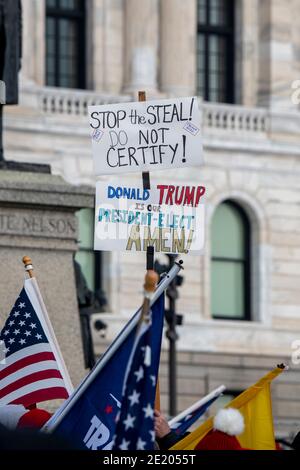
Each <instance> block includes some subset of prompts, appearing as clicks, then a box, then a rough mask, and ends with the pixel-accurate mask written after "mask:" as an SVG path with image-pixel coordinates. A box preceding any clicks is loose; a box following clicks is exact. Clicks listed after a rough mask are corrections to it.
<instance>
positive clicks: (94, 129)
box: [88, 97, 203, 176]
mask: <svg viewBox="0 0 300 470" xmlns="http://www.w3.org/2000/svg"><path fill="white" fill-rule="evenodd" d="M88 113H89V120H90V130H91V138H92V150H93V158H94V167H95V173H96V175H97V176H99V175H108V174H119V175H120V174H123V173H128V172H134V171H136V172H137V171H138V172H142V171H153V170H163V169H165V168H178V167H190V166H193V165H201V164H202V160H203V156H202V154H203V150H202V136H201V130H200V120H201V119H200V111H199V107H198V101H197V98H196V97H191V98H176V99H175V98H174V99H169V100H159V101H144V102H136V103H118V104H108V105H101V106H89V108H88Z"/></svg>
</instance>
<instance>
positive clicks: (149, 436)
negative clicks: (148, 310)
mask: <svg viewBox="0 0 300 470" xmlns="http://www.w3.org/2000/svg"><path fill="white" fill-rule="evenodd" d="M150 316H151V315H150ZM152 335H153V331H152V325H151V319H150V318H149V319H148V321H144V322H142V324H141V327H140V329H139V331H138V334H137V338H136V340H135V344H134V347H133V351H132V355H131V357H130V360H129V363H128V368H127V372H126V377H125V381H124V392H123V398H122V405H121V411H120V414H119V417H118V421H117V425H116V431H115V437H114V444H113V450H153V449H154V439H155V433H154V402H155V392H156V382H157V374H158V367H159V358H157V356H156V355H155V354H153V351H152V347H151V345H152Z"/></svg>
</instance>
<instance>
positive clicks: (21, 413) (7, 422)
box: [0, 405, 51, 429]
mask: <svg viewBox="0 0 300 470" xmlns="http://www.w3.org/2000/svg"><path fill="white" fill-rule="evenodd" d="M50 417H51V414H50V413H48V411H46V410H40V409H38V408H33V409H32V410H28V409H26V408H25V407H24V406H23V405H5V406H0V423H1V424H2V425H3V426H5V427H7V428H8V429H16V428H35V429H40V428H41V427H43V425H44V424H45V423H46V422H47V421H48V419H50Z"/></svg>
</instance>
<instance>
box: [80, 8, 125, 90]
mask: <svg viewBox="0 0 300 470" xmlns="http://www.w3.org/2000/svg"><path fill="white" fill-rule="evenodd" d="M89 3H90V8H89V9H88V10H87V25H88V28H87V57H88V63H90V64H91V67H89V68H88V70H87V74H88V88H91V89H94V90H96V91H100V92H106V93H117V94H119V93H121V91H122V87H123V73H124V72H123V69H124V64H123V61H124V59H123V56H124V53H123V40H124V30H123V29H124V5H123V2H121V1H120V0H89Z"/></svg>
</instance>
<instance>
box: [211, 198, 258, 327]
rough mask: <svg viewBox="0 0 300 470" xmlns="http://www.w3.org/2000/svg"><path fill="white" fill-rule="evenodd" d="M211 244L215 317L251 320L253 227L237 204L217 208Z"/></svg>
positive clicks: (228, 203)
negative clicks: (251, 247) (251, 228)
mask: <svg viewBox="0 0 300 470" xmlns="http://www.w3.org/2000/svg"><path fill="white" fill-rule="evenodd" d="M211 243H212V253H211V255H212V263H211V306H212V316H213V317H214V318H223V319H231V320H250V312H251V305H250V223H249V220H248V217H247V215H246V213H245V212H244V210H243V209H242V208H241V207H240V206H238V205H237V204H236V203H234V202H233V201H225V202H223V203H222V204H220V205H219V206H218V207H217V209H216V211H215V214H214V217H213V221H212V234H211Z"/></svg>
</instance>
